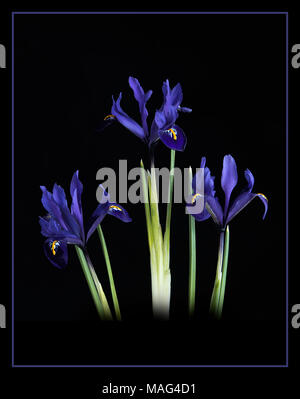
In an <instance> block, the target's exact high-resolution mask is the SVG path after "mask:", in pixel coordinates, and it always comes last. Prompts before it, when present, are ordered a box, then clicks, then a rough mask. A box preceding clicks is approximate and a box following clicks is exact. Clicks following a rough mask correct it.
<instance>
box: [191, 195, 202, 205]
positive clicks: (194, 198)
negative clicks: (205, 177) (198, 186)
mask: <svg viewBox="0 0 300 399" xmlns="http://www.w3.org/2000/svg"><path fill="white" fill-rule="evenodd" d="M197 197H201V194H199V193H197V194H195V195H193V198H192V204H193V203H194V202H195V201H196V198H197Z"/></svg>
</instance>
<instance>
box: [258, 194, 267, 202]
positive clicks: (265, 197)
mask: <svg viewBox="0 0 300 399" xmlns="http://www.w3.org/2000/svg"><path fill="white" fill-rule="evenodd" d="M257 195H261V196H262V197H263V198H264V199H265V200H266V201H269V200H268V198H267V197H266V196H265V195H264V194H262V193H257Z"/></svg>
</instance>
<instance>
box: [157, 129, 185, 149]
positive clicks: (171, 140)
mask: <svg viewBox="0 0 300 399" xmlns="http://www.w3.org/2000/svg"><path fill="white" fill-rule="evenodd" d="M159 137H160V139H161V141H162V142H163V143H164V144H165V145H166V146H167V147H168V148H170V149H171V150H176V151H183V150H184V149H185V146H186V141H187V140H186V135H185V134H184V132H183V130H182V129H181V128H180V127H179V126H177V125H174V126H172V127H171V128H170V129H166V130H160V131H159Z"/></svg>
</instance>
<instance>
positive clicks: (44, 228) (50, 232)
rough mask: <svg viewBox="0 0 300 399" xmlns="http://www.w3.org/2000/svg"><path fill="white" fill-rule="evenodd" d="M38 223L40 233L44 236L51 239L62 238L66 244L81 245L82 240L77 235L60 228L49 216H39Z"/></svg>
mask: <svg viewBox="0 0 300 399" xmlns="http://www.w3.org/2000/svg"><path fill="white" fill-rule="evenodd" d="M39 223H40V226H41V234H42V235H43V236H45V237H48V238H52V239H53V240H59V241H60V240H63V241H64V242H66V243H67V244H76V245H82V240H81V238H79V237H78V236H77V235H75V234H72V233H70V232H69V231H66V230H64V229H62V228H61V226H60V225H59V224H58V223H57V222H56V221H55V219H53V218H51V219H50V220H49V219H46V218H44V217H40V219H39Z"/></svg>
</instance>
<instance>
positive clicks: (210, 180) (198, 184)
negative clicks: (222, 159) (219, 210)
mask: <svg viewBox="0 0 300 399" xmlns="http://www.w3.org/2000/svg"><path fill="white" fill-rule="evenodd" d="M205 163H206V158H205V157H202V158H201V164H200V170H198V172H197V173H196V174H195V176H194V177H193V181H192V188H193V192H194V194H196V193H198V192H200V190H202V189H203V187H202V185H203V183H202V179H204V194H205V195H210V196H212V197H214V196H215V190H214V187H215V183H214V180H215V177H214V176H211V172H210V169H209V168H208V167H207V166H205ZM203 169H204V171H203Z"/></svg>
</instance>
